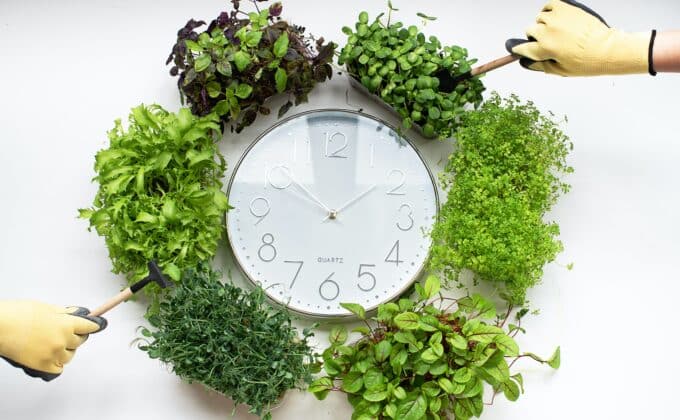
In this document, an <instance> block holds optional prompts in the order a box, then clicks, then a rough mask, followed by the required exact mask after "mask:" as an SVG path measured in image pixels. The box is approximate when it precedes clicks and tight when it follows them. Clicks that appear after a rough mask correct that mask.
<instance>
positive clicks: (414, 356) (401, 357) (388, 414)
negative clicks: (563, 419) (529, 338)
mask: <svg viewBox="0 0 680 420" xmlns="http://www.w3.org/2000/svg"><path fill="white" fill-rule="evenodd" d="M439 290H440V282H439V280H438V279H437V278H436V277H435V276H430V277H428V278H427V280H426V281H425V283H424V286H421V285H420V284H417V285H416V291H417V295H418V297H417V299H416V300H415V301H413V300H410V299H401V300H399V302H398V303H393V302H390V303H385V304H382V305H380V306H379V307H378V312H377V315H376V316H375V317H373V318H370V319H368V318H367V317H366V313H365V310H364V309H363V308H362V307H361V306H360V305H357V304H343V306H344V307H345V308H346V309H347V310H349V311H351V312H352V313H354V314H355V315H356V316H357V317H359V319H362V320H364V321H365V324H366V325H365V326H362V327H359V328H357V329H355V330H354V332H358V333H359V334H360V337H359V338H358V339H357V340H355V341H351V342H348V340H349V333H348V332H347V330H346V329H345V328H344V327H342V326H338V327H335V328H334V329H333V330H332V331H331V333H330V337H329V340H330V344H331V345H330V347H329V348H328V349H326V350H325V351H324V352H323V369H324V370H325V372H326V376H323V377H320V378H318V379H316V380H315V381H314V382H313V383H312V384H311V385H310V387H309V391H310V392H313V393H314V395H316V397H317V398H319V399H324V398H326V396H327V395H328V394H329V392H331V391H337V392H343V393H345V394H346V395H347V399H348V401H349V402H350V404H352V406H353V407H354V413H353V415H352V419H374V418H391V419H399V420H418V419H440V418H454V419H456V420H467V419H470V418H472V417H479V416H480V415H481V414H482V412H483V410H484V406H485V404H491V403H493V400H494V398H495V395H496V394H500V393H502V394H503V395H505V397H506V398H507V399H508V400H510V401H516V400H517V399H518V398H519V396H520V394H522V393H523V392H524V385H523V384H524V382H523V378H522V374H521V373H511V368H512V366H513V365H514V363H515V362H516V361H517V360H519V359H521V358H531V359H534V360H536V361H537V362H539V363H544V364H547V365H549V366H550V367H552V368H554V369H557V368H559V365H560V349H559V347H558V348H557V349H556V350H555V353H554V354H553V355H552V357H550V358H549V359H542V358H541V357H539V356H537V355H535V354H533V353H521V352H520V350H519V346H518V345H517V342H516V341H515V339H514V337H515V336H516V335H517V334H518V333H519V332H523V331H524V330H523V328H522V327H521V324H520V322H521V317H522V316H524V315H525V314H526V311H525V310H522V311H520V312H518V313H517V315H516V319H517V320H518V321H517V324H508V321H509V320H510V318H511V311H510V310H508V311H507V312H505V313H504V314H503V315H500V316H498V315H497V313H496V308H495V306H494V305H493V304H492V303H491V302H489V301H487V300H486V299H484V298H483V297H481V296H479V295H472V296H466V297H463V298H460V299H451V298H446V297H444V296H442V295H441V294H439ZM506 324H508V325H507V326H506ZM485 385H488V386H490V390H491V394H492V395H491V396H486V399H485V394H486V393H487V389H486V387H485Z"/></svg>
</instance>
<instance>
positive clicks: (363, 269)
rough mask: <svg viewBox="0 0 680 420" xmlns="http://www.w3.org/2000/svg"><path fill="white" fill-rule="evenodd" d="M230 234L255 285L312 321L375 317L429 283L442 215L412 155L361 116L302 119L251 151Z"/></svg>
mask: <svg viewBox="0 0 680 420" xmlns="http://www.w3.org/2000/svg"><path fill="white" fill-rule="evenodd" d="M228 196H229V203H230V204H231V205H232V206H233V207H234V209H233V210H231V211H229V213H228V214H227V232H228V236H229V242H230V244H231V247H232V249H233V252H234V255H235V257H236V261H237V262H238V264H239V265H240V267H241V269H242V270H243V272H244V273H245V274H246V276H247V277H248V278H249V279H250V280H251V281H252V282H254V283H256V284H258V285H260V286H262V288H264V290H265V291H266V293H267V294H268V295H269V297H270V298H272V299H273V300H274V301H276V302H278V303H280V304H282V305H286V306H288V307H289V308H290V309H292V310H294V311H297V312H300V313H303V314H306V315H312V316H321V317H339V316H346V315H349V312H348V311H347V310H345V309H344V308H342V307H341V306H340V303H344V302H351V303H359V304H361V305H362V306H364V307H365V308H367V309H369V310H370V309H373V308H375V307H376V306H377V305H378V304H380V303H382V302H386V301H389V300H391V299H393V298H395V297H397V296H398V295H400V294H401V293H402V292H403V291H405V289H407V288H408V287H409V286H410V285H411V284H412V283H413V282H414V280H415V279H416V277H417V276H418V275H419V274H420V271H421V269H422V267H423V265H424V263H425V261H426V259H427V255H428V252H429V248H430V244H431V240H430V238H429V231H430V229H431V227H432V224H433V223H434V219H435V217H436V215H437V209H438V199H437V191H436V187H435V185H434V181H433V178H432V174H431V173H430V171H429V170H428V168H427V166H426V165H425V163H424V162H423V160H422V158H421V157H420V155H419V154H418V152H417V151H416V149H415V148H414V147H413V145H412V144H411V143H410V141H408V140H407V139H405V138H404V137H402V136H400V135H399V134H397V133H396V132H395V130H394V129H392V128H391V127H389V126H387V125H386V124H385V123H383V122H381V121H379V120H377V119H375V118H372V117H369V116H367V115H364V114H359V113H356V112H352V111H341V110H322V111H313V112H307V113H304V114H299V115H296V116H293V117H291V118H289V119H287V120H284V121H282V122H280V123H279V124H277V125H275V126H274V127H273V128H271V129H270V130H268V131H267V132H265V133H264V134H262V135H261V136H260V137H259V138H258V139H257V140H256V141H255V142H254V143H253V144H252V146H251V147H250V148H249V149H248V150H247V151H246V153H245V155H244V156H243V158H242V159H241V161H240V162H239V164H238V165H237V167H236V168H235V170H234V175H233V176H232V179H231V183H230V186H229V193H228Z"/></svg>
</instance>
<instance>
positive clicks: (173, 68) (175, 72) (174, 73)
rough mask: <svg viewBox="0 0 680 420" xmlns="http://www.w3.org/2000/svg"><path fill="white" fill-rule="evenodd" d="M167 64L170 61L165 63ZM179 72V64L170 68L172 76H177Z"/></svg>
mask: <svg viewBox="0 0 680 420" xmlns="http://www.w3.org/2000/svg"><path fill="white" fill-rule="evenodd" d="M165 64H168V63H165ZM177 73H179V70H178V69H177V66H172V68H171V69H170V76H177Z"/></svg>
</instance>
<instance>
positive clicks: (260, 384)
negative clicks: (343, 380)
mask: <svg viewBox="0 0 680 420" xmlns="http://www.w3.org/2000/svg"><path fill="white" fill-rule="evenodd" d="M220 278H221V275H220V274H219V273H218V272H215V271H213V270H212V269H211V268H210V266H209V265H208V264H207V263H202V264H199V266H198V267H197V268H196V269H189V270H187V271H185V272H184V274H183V276H182V281H181V283H180V284H179V285H178V286H177V287H175V288H174V289H173V290H172V291H171V292H170V294H169V295H168V296H167V297H166V299H164V300H163V302H162V303H161V305H160V311H159V313H158V314H156V315H153V316H151V317H150V318H149V322H150V323H151V325H152V326H153V329H151V330H150V329H147V328H142V329H141V334H142V337H141V339H142V340H143V341H146V342H147V343H146V344H143V345H140V348H141V349H142V350H144V351H146V352H147V353H148V355H149V357H151V358H152V359H160V360H161V361H163V362H164V363H167V364H169V365H170V366H171V367H172V370H173V371H174V372H175V373H176V374H177V375H179V376H180V377H181V378H182V379H184V380H186V381H188V382H190V383H191V382H198V383H201V384H203V385H205V386H206V387H208V388H210V389H213V390H215V391H218V392H220V393H222V394H224V395H226V396H228V397H230V398H232V399H233V400H234V402H236V403H237V404H247V405H248V406H249V407H250V412H251V413H254V414H257V415H258V416H260V417H261V418H263V419H271V413H270V410H271V409H272V408H273V406H274V405H275V404H276V403H277V402H278V401H279V399H280V398H281V397H282V396H283V394H284V393H285V392H286V391H287V390H289V389H294V388H303V387H305V386H306V384H308V383H309V382H311V380H312V373H313V372H315V371H316V372H318V364H317V363H316V355H315V354H314V351H313V350H312V348H311V347H310V345H309V343H308V340H309V338H310V337H311V336H312V335H313V334H312V333H311V332H310V331H309V330H304V331H303V333H302V336H301V337H300V336H299V335H298V332H297V330H296V329H295V328H294V327H293V326H292V325H291V317H290V315H289V313H288V312H286V311H285V310H277V309H273V308H271V307H270V306H269V305H268V304H267V303H266V302H265V295H264V292H263V291H262V289H260V288H257V289H254V290H252V291H249V292H247V291H244V290H242V289H240V288H238V287H236V286H234V285H233V284H230V283H222V282H221V280H220ZM315 368H316V370H315Z"/></svg>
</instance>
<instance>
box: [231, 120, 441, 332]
mask: <svg viewBox="0 0 680 420" xmlns="http://www.w3.org/2000/svg"><path fill="white" fill-rule="evenodd" d="M325 112H343V113H347V114H351V115H356V116H360V117H366V118H369V119H371V120H373V121H376V122H378V123H380V124H382V125H383V126H385V128H387V129H390V130H392V131H393V132H394V133H396V134H398V135H399V136H400V137H401V138H402V139H403V140H405V141H406V142H407V143H408V144H409V146H411V148H412V149H413V150H414V151H415V152H416V155H417V156H418V159H420V162H421V163H422V164H423V166H424V167H425V170H426V171H427V174H428V176H429V178H430V182H432V186H433V187H434V198H435V215H434V220H435V222H436V221H437V220H438V219H439V207H440V201H439V189H438V186H437V182H436V179H435V177H434V175H432V171H431V170H430V167H429V165H428V164H427V162H426V161H425V159H423V156H422V154H421V153H420V150H418V148H417V147H416V145H415V143H414V142H413V141H412V140H411V139H410V138H409V137H407V136H406V135H405V134H404V133H403V132H400V130H398V129H397V128H395V127H394V126H393V125H392V124H390V123H388V122H387V121H385V120H383V119H381V118H378V117H376V116H373V115H370V114H366V113H364V112H360V111H356V110H353V109H343V108H321V109H313V110H309V111H303V112H300V113H297V114H294V115H291V116H288V117H286V118H283V119H281V120H279V121H277V122H276V123H275V124H274V125H272V126H271V127H269V128H268V129H267V130H265V131H263V132H262V133H260V135H258V136H257V138H255V140H253V141H252V142H251V143H250V144H249V145H248V147H247V148H246V149H245V150H244V151H243V154H242V155H241V157H240V158H239V160H238V162H237V163H236V165H235V166H234V170H233V171H232V173H231V176H230V177H229V184H228V186H227V192H226V195H227V199H229V197H230V196H231V187H232V185H233V183H234V179H235V178H236V174H237V173H238V170H239V168H240V167H241V164H242V163H243V161H244V160H245V158H246V156H248V153H250V151H251V150H252V149H253V147H255V145H256V144H257V143H258V142H259V141H260V140H262V139H263V138H264V137H266V136H267V135H268V134H269V133H270V132H272V131H273V130H274V129H276V128H278V127H279V126H281V125H283V124H286V123H287V122H289V121H291V120H294V119H297V118H301V117H304V116H306V115H311V114H319V113H325ZM225 230H226V234H227V242H228V243H229V248H230V249H231V254H232V256H233V260H234V261H235V262H236V266H237V267H238V269H239V271H240V272H241V274H242V275H243V277H244V278H245V279H246V280H247V282H248V283H249V286H250V287H262V286H261V282H260V281H258V280H256V279H254V278H252V277H251V276H250V274H248V271H247V270H246V269H245V268H244V267H245V265H244V263H243V262H242V261H241V260H240V259H239V256H238V254H237V253H236V251H235V247H234V243H233V242H232V238H231V235H230V233H229V212H228V211H227V212H226V213H225ZM431 251H432V244H430V246H429V247H428V249H427V254H426V255H425V258H424V259H423V263H422V264H421V265H420V267H418V270H416V271H415V272H414V274H413V276H411V279H410V280H409V281H407V282H406V283H404V285H403V286H402V287H401V288H400V289H398V290H397V291H396V292H395V293H394V294H392V295H390V296H389V297H387V298H385V299H382V300H381V301H380V302H378V303H377V304H375V305H373V306H371V307H366V308H365V309H366V313H373V312H374V311H376V310H377V309H378V306H380V305H381V304H383V303H387V302H392V301H394V300H395V299H397V298H399V297H400V296H402V295H403V294H404V293H405V292H407V291H408V290H409V289H410V288H411V287H413V285H414V284H415V283H416V281H418V280H419V279H420V278H421V277H422V275H423V273H424V271H425V266H426V265H427V261H428V260H429V258H430V252H431ZM262 290H263V291H264V294H265V296H266V297H267V300H268V301H269V302H270V303H271V304H272V305H273V306H278V307H283V308H286V309H287V310H289V311H291V312H293V313H296V314H299V315H302V316H304V317H305V318H308V319H321V320H346V319H352V318H356V317H355V316H354V315H353V314H347V315H326V314H322V313H318V312H308V311H305V310H300V309H295V308H293V307H291V306H289V305H286V304H284V303H283V302H280V301H278V300H276V299H275V298H273V297H271V296H270V294H269V292H268V291H267V289H265V288H262Z"/></svg>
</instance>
